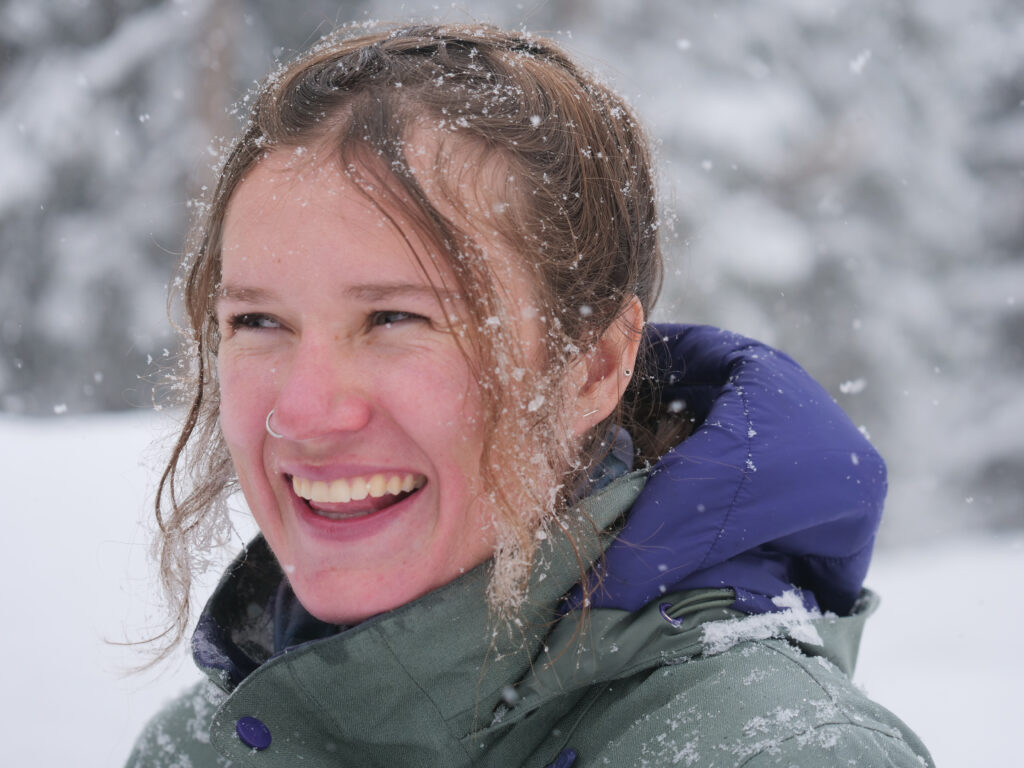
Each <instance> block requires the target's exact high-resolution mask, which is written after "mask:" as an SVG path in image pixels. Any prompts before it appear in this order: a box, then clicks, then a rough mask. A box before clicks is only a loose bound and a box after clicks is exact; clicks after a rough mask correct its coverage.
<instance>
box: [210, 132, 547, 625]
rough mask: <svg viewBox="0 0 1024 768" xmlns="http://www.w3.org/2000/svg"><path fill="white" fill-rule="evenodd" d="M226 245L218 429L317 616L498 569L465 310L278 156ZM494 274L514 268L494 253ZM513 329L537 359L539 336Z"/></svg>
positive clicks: (358, 197)
mask: <svg viewBox="0 0 1024 768" xmlns="http://www.w3.org/2000/svg"><path fill="white" fill-rule="evenodd" d="M307 156H308V154H307ZM399 225H400V226H401V222H399ZM406 229H407V228H406ZM407 231H408V230H407ZM413 242H414V243H415V242H416V241H415V240H414V241H413ZM222 243H223V244H222V275H223V282H222V290H221V291H220V292H219V294H218V298H217V303H216V314H217V319H218V323H219V327H220V332H221V338H222V340H221V343H220V348H219V352H218V371H219V378H220V389H221V395H222V401H221V427H222V429H223V432H224V437H225V439H226V441H227V445H228V448H229V450H230V452H231V458H232V460H233V461H234V465H235V469H236V470H237V473H238V478H239V480H240V482H241V487H242V490H243V492H244V494H245V498H246V500H247V502H248V504H249V506H250V508H251V510H252V513H253V515H254V516H255V518H256V522H257V524H258V525H259V527H260V530H261V531H262V533H263V534H264V536H265V537H266V539H267V542H268V543H269V544H270V547H271V549H272V550H273V551H274V554H275V555H276V557H277V559H278V561H279V562H280V564H281V566H282V568H283V569H284V571H285V572H286V573H287V575H288V579H289V580H290V582H291V584H292V587H293V589H294V590H295V593H296V595H297V596H298V598H299V600H300V601H301V602H302V604H303V605H304V606H305V607H306V608H307V610H309V611H310V612H311V613H312V614H313V615H315V616H317V617H318V618H320V619H322V620H325V621H329V622H335V623H354V622H357V621H361V620H363V619H365V618H367V617H369V616H372V615H374V614H377V613H380V612H383V611H386V610H390V609H392V608H394V607H396V606H398V605H401V604H403V603H405V602H408V601H410V600H412V599H415V598H416V597H419V596H420V595H422V594H424V593H426V592H428V591H430V590H432V589H434V588H436V587H438V586H441V585H443V584H446V583H447V582H449V581H451V580H452V579H454V578H456V577H457V576H458V575H459V574H461V573H463V572H464V571H466V570H468V569H471V568H473V567H474V566H476V565H478V564H480V563H481V562H483V561H484V560H486V559H487V558H488V557H490V555H491V553H492V551H493V548H494V539H493V535H494V534H493V529H492V526H491V524H490V523H491V517H490V515H491V511H492V507H491V505H490V504H489V503H488V500H487V497H486V492H485V491H486V489H484V488H482V487H481V485H480V482H479V466H480V457H481V451H482V448H483V435H484V427H485V425H484V423H483V415H482V413H481V402H480V393H479V388H478V384H477V382H476V381H475V380H474V377H473V376H472V375H471V372H470V369H469V366H468V365H467V362H466V360H465V358H464V357H463V355H462V353H461V352H460V350H459V348H458V346H457V344H456V342H455V338H454V336H453V332H452V331H451V330H450V324H449V319H448V316H449V315H452V314H457V313H458V311H459V305H458V300H457V299H456V297H454V296H452V297H448V299H449V301H448V303H447V307H442V306H441V305H440V304H439V303H438V300H437V298H436V297H435V294H434V291H433V289H432V287H431V280H428V277H427V276H425V275H424V274H423V273H422V270H421V269H420V268H419V267H418V266H417V264H416V262H415V261H414V259H413V255H412V253H411V252H410V246H409V244H408V243H407V242H406V240H405V239H404V238H403V236H402V235H401V233H400V232H399V231H397V230H396V229H395V227H394V225H392V224H390V223H389V222H388V221H387V220H386V219H385V217H384V216H383V215H382V213H381V211H380V210H379V209H378V208H376V207H375V206H374V205H373V204H371V203H370V202H369V201H368V200H367V199H366V198H365V197H364V196H363V195H362V194H361V193H360V192H359V191H358V190H357V189H355V188H354V187H353V186H352V185H351V182H349V181H347V180H346V178H345V177H344V175H343V174H342V173H340V172H339V170H338V169H337V168H336V162H334V161H328V162H325V163H317V162H315V161H306V160H303V161H301V162H299V161H296V155H295V154H293V153H292V152H291V151H290V150H286V149H279V150H275V151H273V152H271V153H270V155H269V156H267V157H266V158H265V159H263V160H262V161H260V163H259V164H258V165H257V166H256V167H255V168H254V169H253V170H252V171H251V172H250V173H249V174H248V176H247V177H246V178H245V179H244V180H243V181H242V183H241V184H240V185H239V187H238V188H237V190H236V191H235V193H234V194H233V196H232V199H231V201H230V205H229V207H228V211H227V215H226V218H225V222H224V228H223V241H222ZM416 247H417V248H419V246H416ZM420 255H421V258H422V259H423V261H424V263H426V264H428V265H429V263H430V261H429V259H428V258H427V256H426V251H425V250H422V249H421V250H420ZM496 258H497V259H502V260H504V259H508V260H509V262H510V263H511V257H509V256H508V255H507V254H501V253H496V252H495V249H493V248H491V249H490V252H489V255H488V260H489V263H490V264H491V266H492V268H493V262H494V259H496ZM507 272H508V273H509V276H510V279H509V280H508V281H507V282H506V292H507V293H509V294H510V296H511V298H512V299H513V300H521V301H523V302H528V296H529V294H530V290H529V283H528V281H527V279H526V278H525V276H523V275H522V273H521V271H519V270H516V269H515V268H512V269H508V270H507ZM431 277H432V278H437V277H439V276H436V275H435V276H431ZM432 282H434V283H435V284H438V281H437V279H433V280H432ZM521 326H522V327H521V328H519V329H518V330H517V332H518V333H519V334H520V337H524V338H525V339H526V341H527V347H528V348H529V347H530V346H531V345H533V346H534V347H535V348H539V342H538V341H537V339H539V334H540V329H539V322H538V321H536V320H532V321H530V320H523V321H522V323H521ZM271 410H273V411H274V414H273V419H272V422H271V425H272V427H273V429H274V431H275V432H277V433H279V434H281V435H282V437H280V438H276V437H272V436H271V435H270V434H269V433H268V432H267V429H266V419H267V414H268V413H269V412H270V411H271Z"/></svg>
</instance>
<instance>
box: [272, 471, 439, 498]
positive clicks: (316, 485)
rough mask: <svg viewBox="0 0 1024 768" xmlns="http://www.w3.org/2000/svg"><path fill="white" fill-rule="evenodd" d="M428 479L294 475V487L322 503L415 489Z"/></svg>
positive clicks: (304, 495)
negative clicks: (318, 477) (316, 477)
mask: <svg viewBox="0 0 1024 768" xmlns="http://www.w3.org/2000/svg"><path fill="white" fill-rule="evenodd" d="M426 481H427V479H426V478H425V477H424V476H423V475H412V474H407V475H385V474H381V473H378V474H376V475H370V476H368V477H349V478H341V479H338V480H332V481H330V482H325V481H323V480H308V479H307V478H304V477H292V488H294V489H295V493H296V495H298V496H301V497H302V498H304V499H309V500H310V501H316V502H322V503H338V502H349V501H361V500H362V499H365V498H366V497H367V496H372V497H374V498H378V497H380V496H384V495H385V494H389V493H390V494H398V493H402V492H406V491H414V490H416V489H417V488H419V487H421V486H422V485H423V484H424V483H425V482H426Z"/></svg>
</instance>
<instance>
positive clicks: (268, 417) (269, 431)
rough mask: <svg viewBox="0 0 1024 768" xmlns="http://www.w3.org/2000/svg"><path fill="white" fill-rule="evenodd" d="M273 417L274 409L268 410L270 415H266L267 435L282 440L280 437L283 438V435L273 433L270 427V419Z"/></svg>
mask: <svg viewBox="0 0 1024 768" xmlns="http://www.w3.org/2000/svg"><path fill="white" fill-rule="evenodd" d="M273 415H274V409H273V408H271V409H270V413H268V414H267V434H268V435H270V436H271V437H276V438H282V437H284V435H283V434H281V433H280V432H275V431H274V428H273V427H272V426H270V417H271V416H273Z"/></svg>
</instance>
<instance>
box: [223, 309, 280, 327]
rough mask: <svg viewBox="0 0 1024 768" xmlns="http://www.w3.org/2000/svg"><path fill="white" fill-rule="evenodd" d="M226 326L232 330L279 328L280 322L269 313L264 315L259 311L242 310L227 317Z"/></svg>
mask: <svg viewBox="0 0 1024 768" xmlns="http://www.w3.org/2000/svg"><path fill="white" fill-rule="evenodd" d="M228 327H229V328H230V329H231V330H232V331H240V330H244V329H251V330H262V329H275V328H280V327H281V324H280V323H279V322H278V321H277V320H275V319H274V318H273V317H271V316H270V315H264V314H263V313H261V312H243V313H241V314H238V315H232V316H231V317H229V318H228Z"/></svg>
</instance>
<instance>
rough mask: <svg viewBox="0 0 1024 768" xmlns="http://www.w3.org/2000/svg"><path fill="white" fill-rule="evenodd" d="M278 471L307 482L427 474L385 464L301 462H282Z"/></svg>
mask: <svg viewBox="0 0 1024 768" xmlns="http://www.w3.org/2000/svg"><path fill="white" fill-rule="evenodd" d="M278 469H279V470H280V471H281V472H283V473H284V474H286V475H288V476H289V477H301V478H304V479H306V480H313V481H317V480H322V481H324V482H330V481H331V480H340V479H349V478H353V477H368V476H370V475H376V474H384V475H410V474H411V475H414V476H416V477H420V476H422V475H424V474H425V473H423V472H420V471H419V470H417V469H413V468H411V467H408V466H396V465H390V466H385V465H383V464H350V463H337V464H307V463H300V462H287V461H285V462H281V464H280V465H279V467H278Z"/></svg>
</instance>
